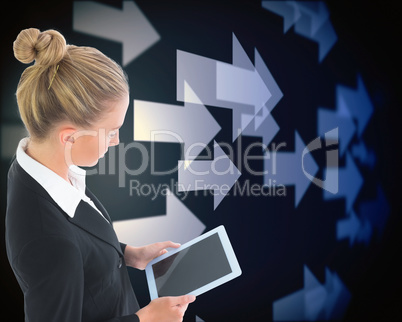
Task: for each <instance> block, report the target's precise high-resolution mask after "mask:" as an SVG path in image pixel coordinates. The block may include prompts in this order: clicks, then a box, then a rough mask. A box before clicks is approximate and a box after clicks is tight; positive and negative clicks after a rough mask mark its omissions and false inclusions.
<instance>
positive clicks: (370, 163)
mask: <svg viewBox="0 0 402 322" xmlns="http://www.w3.org/2000/svg"><path fill="white" fill-rule="evenodd" d="M351 151H352V155H353V156H354V157H355V158H356V159H358V160H359V161H360V163H361V164H362V165H364V166H367V167H369V168H370V169H373V168H374V166H375V164H376V160H377V158H376V156H375V153H374V151H373V150H371V149H369V148H367V146H366V144H365V143H364V141H363V140H360V141H359V142H358V143H356V144H355V145H353V146H352V147H351Z"/></svg>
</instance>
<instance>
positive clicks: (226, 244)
mask: <svg viewBox="0 0 402 322" xmlns="http://www.w3.org/2000/svg"><path fill="white" fill-rule="evenodd" d="M215 233H218V236H219V239H220V242H221V243H222V246H223V250H224V252H225V255H226V258H227V260H228V262H229V265H230V268H231V270H232V272H231V273H229V274H227V275H225V276H222V277H220V278H218V279H217V280H215V281H212V282H210V283H208V284H206V285H204V286H202V287H200V288H197V289H195V290H193V291H191V292H189V293H187V294H192V295H195V296H198V295H201V294H203V293H205V292H207V291H209V290H211V289H213V288H215V287H217V286H219V285H222V284H224V283H226V282H228V281H230V280H232V279H234V278H236V277H238V276H240V275H241V273H242V271H241V269H240V265H239V262H238V261H237V258H236V255H235V253H234V250H233V247H232V244H231V243H230V240H229V237H228V235H227V233H226V229H225V227H224V226H223V225H221V226H218V227H216V228H214V229H212V230H210V231H208V232H206V233H204V234H202V235H201V236H198V237H196V238H194V239H192V240H191V241H189V242H187V243H185V244H183V245H181V246H180V247H179V248H176V249H173V250H170V251H168V252H167V253H166V254H163V255H161V256H159V257H157V258H155V259H153V260H152V261H150V262H149V263H148V265H147V266H146V268H145V274H146V277H147V282H148V289H149V295H150V297H151V300H153V299H156V298H158V290H157V288H156V283H155V278H154V272H153V270H152V265H153V264H155V263H158V262H160V261H161V260H163V259H165V258H167V257H170V256H172V255H174V254H176V253H178V252H180V251H182V250H184V249H186V248H188V247H190V246H191V245H194V244H196V243H198V242H200V241H201V240H203V239H205V238H208V237H209V236H211V235H213V234H215ZM182 295H186V294H182Z"/></svg>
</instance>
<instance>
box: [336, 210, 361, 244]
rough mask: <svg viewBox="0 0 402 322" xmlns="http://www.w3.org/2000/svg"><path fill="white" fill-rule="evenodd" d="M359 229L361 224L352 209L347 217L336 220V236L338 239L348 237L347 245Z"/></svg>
mask: <svg viewBox="0 0 402 322" xmlns="http://www.w3.org/2000/svg"><path fill="white" fill-rule="evenodd" d="M361 229H362V224H361V222H360V220H359V218H357V216H356V214H355V212H354V211H353V210H352V211H351V212H350V216H349V218H346V219H342V220H338V222H337V224H336V237H337V239H338V240H340V239H345V238H348V239H349V245H350V246H352V245H353V243H354V241H355V239H356V237H357V235H358V233H359V231H360V230H361Z"/></svg>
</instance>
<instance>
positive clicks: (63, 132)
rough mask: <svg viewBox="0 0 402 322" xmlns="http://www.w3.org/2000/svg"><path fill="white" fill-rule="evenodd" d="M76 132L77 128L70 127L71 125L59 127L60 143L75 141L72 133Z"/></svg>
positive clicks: (72, 142)
mask: <svg viewBox="0 0 402 322" xmlns="http://www.w3.org/2000/svg"><path fill="white" fill-rule="evenodd" d="M76 132H77V130H76V129H74V128H71V127H66V128H63V129H60V131H59V141H60V143H61V144H62V145H65V144H66V143H67V142H70V143H71V144H74V143H75V138H74V134H75V133H76Z"/></svg>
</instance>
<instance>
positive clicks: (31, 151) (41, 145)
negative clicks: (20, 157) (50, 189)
mask: <svg viewBox="0 0 402 322" xmlns="http://www.w3.org/2000/svg"><path fill="white" fill-rule="evenodd" d="M25 153H26V154H28V155H29V156H30V157H31V158H32V159H34V160H35V161H37V162H39V163H40V164H42V165H44V166H45V167H47V168H48V169H50V170H52V171H53V172H55V173H56V174H57V175H59V176H60V177H62V178H63V179H64V180H66V181H67V182H68V183H70V180H69V178H68V168H69V166H68V165H67V162H66V160H65V157H64V149H63V148H62V146H60V145H58V144H57V143H55V142H53V141H52V140H51V139H48V140H45V141H40V142H38V141H35V140H32V139H31V140H30V141H29V143H28V146H27V149H26V150H25Z"/></svg>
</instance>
